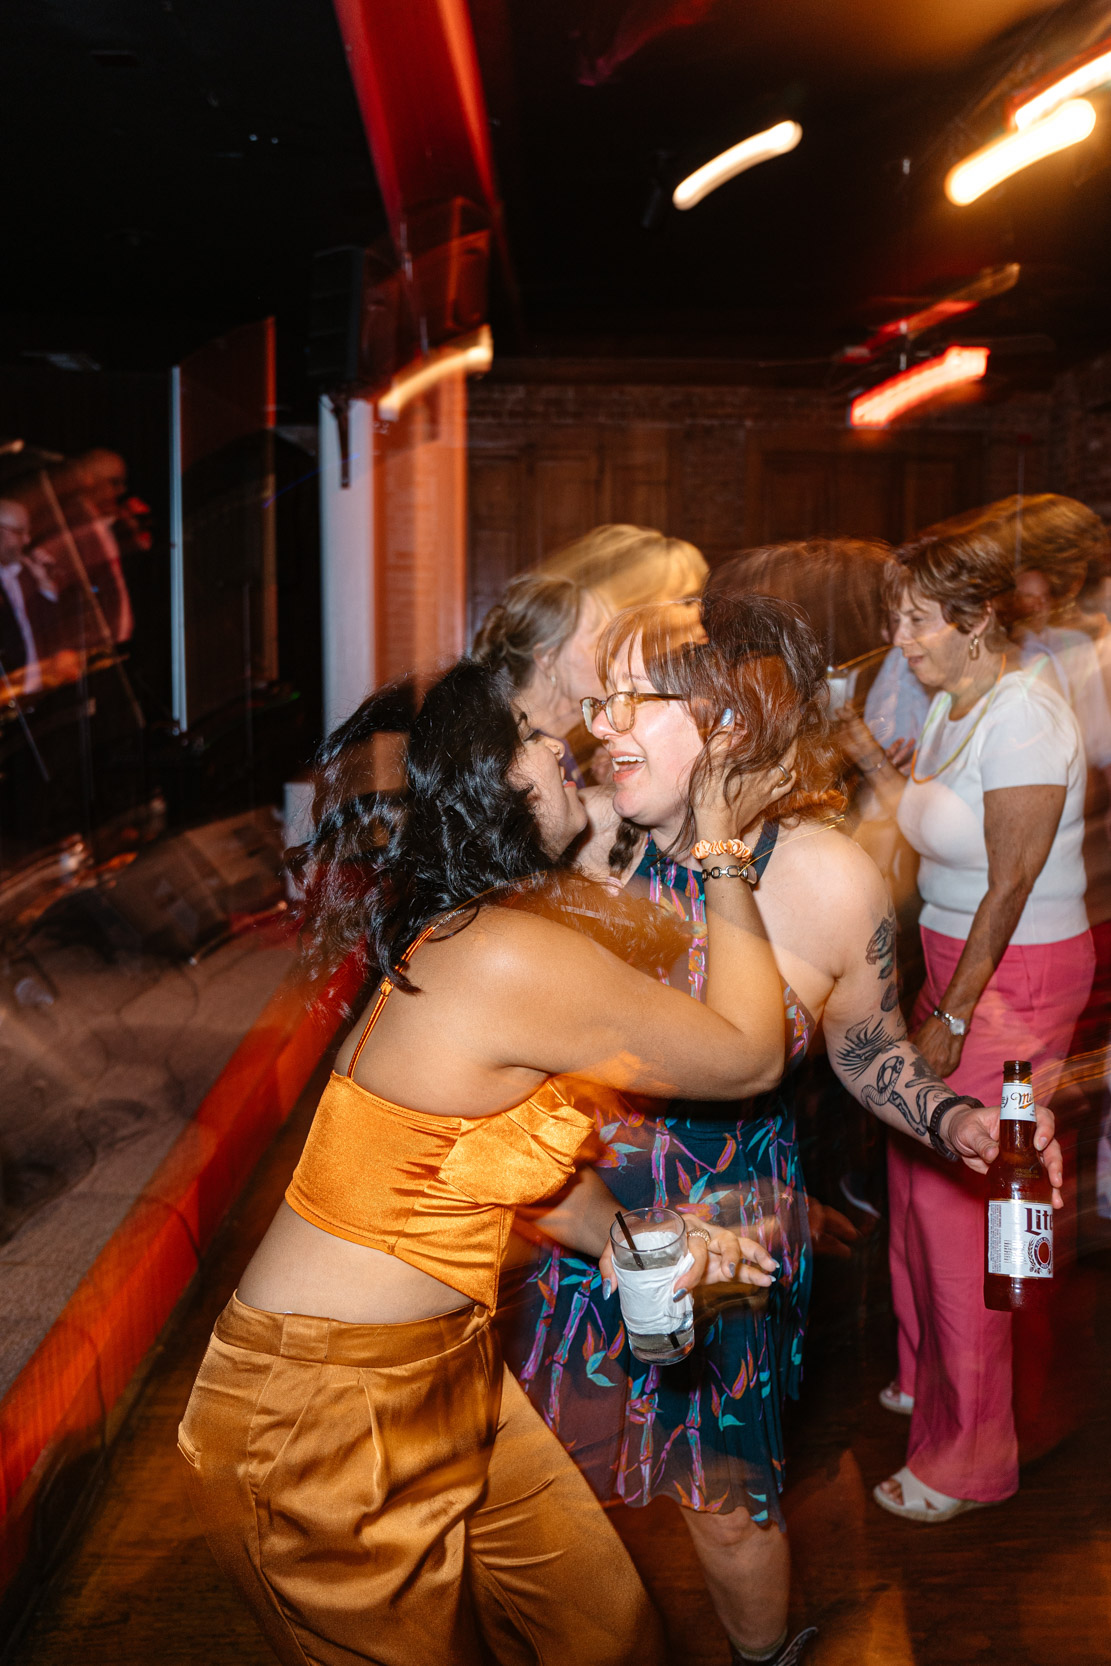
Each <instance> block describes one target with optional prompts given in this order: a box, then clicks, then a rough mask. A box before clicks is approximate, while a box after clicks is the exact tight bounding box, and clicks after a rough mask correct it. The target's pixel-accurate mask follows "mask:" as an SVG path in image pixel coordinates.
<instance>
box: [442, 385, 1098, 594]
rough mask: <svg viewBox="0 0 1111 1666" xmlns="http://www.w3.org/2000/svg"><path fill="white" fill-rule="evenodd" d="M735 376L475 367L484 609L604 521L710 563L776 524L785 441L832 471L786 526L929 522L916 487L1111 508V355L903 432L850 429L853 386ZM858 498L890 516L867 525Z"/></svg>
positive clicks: (890, 526)
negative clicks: (770, 508) (1032, 389)
mask: <svg viewBox="0 0 1111 1666" xmlns="http://www.w3.org/2000/svg"><path fill="white" fill-rule="evenodd" d="M727 375H728V371H727V369H726V367H720V366H714V365H692V366H685V367H684V366H680V367H662V368H661V367H660V366H658V365H655V366H654V365H648V364H634V365H627V366H620V365H618V366H610V365H606V366H604V367H602V366H600V365H599V364H598V363H597V362H595V363H593V364H590V363H587V362H584V361H577V362H571V363H568V362H567V361H553V362H551V363H550V364H545V363H543V362H540V361H535V360H531V361H521V362H519V363H518V364H514V363H513V362H512V361H499V363H498V365H497V367H496V369H495V371H494V373H493V374H492V375H491V376H490V377H488V378H487V379H485V380H484V381H478V382H473V383H472V384H471V386H470V397H469V414H468V443H469V455H470V475H471V479H470V496H471V505H472V513H471V526H470V571H471V590H472V596H471V608H472V619H476V618H477V617H479V616H480V614H481V612H482V611H483V610H484V608H485V606H486V605H488V603H489V601H491V600H492V599H493V598H494V596H496V595H497V593H498V591H499V590H500V587H501V585H502V584H503V583H504V582H505V579H506V578H507V577H508V576H509V575H510V573H511V572H514V571H518V570H521V569H522V568H524V567H527V566H528V565H530V564H531V563H532V562H533V561H534V560H536V559H538V558H539V556H541V555H542V554H543V553H544V552H545V550H550V549H552V548H555V547H558V545H559V543H561V542H565V541H566V539H567V538H569V537H573V536H577V535H578V534H579V533H580V532H583V531H586V530H588V528H589V527H590V526H592V525H596V524H598V523H599V522H602V521H610V520H631V521H634V522H638V523H639V524H650V525H656V526H660V527H662V528H663V529H664V530H666V531H668V532H671V533H673V534H676V535H679V536H682V537H686V538H689V539H690V540H691V541H692V542H693V543H695V544H697V545H698V546H699V547H700V548H701V549H702V550H703V551H704V552H705V554H706V555H707V557H708V558H709V559H710V561H711V562H713V561H715V560H718V559H721V558H722V557H723V556H724V555H726V554H728V553H731V552H732V551H735V550H736V549H738V548H741V547H743V546H744V545H745V544H746V542H751V541H753V540H754V538H755V537H756V536H758V535H759V528H760V527H761V526H764V525H766V516H765V521H761V519H760V511H759V505H757V504H755V503H754V500H753V494H754V493H759V491H760V490H761V483H762V479H763V475H762V469H763V467H764V463H763V462H762V459H765V458H766V457H767V455H768V454H769V452H770V453H776V451H777V448H782V447H785V448H786V450H787V451H788V452H789V453H790V455H791V456H792V457H793V458H796V459H797V460H798V466H799V468H800V469H801V470H802V471H803V474H801V475H800V477H799V478H800V481H802V482H803V484H804V485H805V484H806V482H805V480H804V478H803V476H804V474H805V469H806V466H807V465H806V458H807V455H808V454H809V453H813V455H814V459H815V461H814V468H815V470H816V471H817V472H816V473H815V476H814V480H813V481H812V482H811V483H810V485H811V487H812V490H811V491H810V501H811V502H812V509H810V510H808V509H807V507H806V505H805V504H803V503H802V502H801V499H800V501H799V503H798V505H797V524H794V525H792V526H791V527H790V529H789V530H788V531H778V532H776V533H775V535H776V536H792V537H798V536H805V535H807V534H808V533H811V534H814V533H820V532H837V533H845V534H848V533H852V532H857V533H860V534H870V535H875V534H880V533H882V534H884V535H886V536H888V537H894V538H898V537H901V536H906V535H907V533H908V532H910V531H912V530H914V529H915V525H916V524H922V523H921V521H918V522H917V523H916V522H915V520H914V505H915V504H921V505H937V506H940V512H942V513H947V512H950V511H951V510H955V509H958V508H964V507H969V506H971V505H972V504H973V503H975V502H986V501H989V500H991V499H992V498H996V497H1002V496H1005V495H1007V494H1009V493H1011V492H1014V491H1017V490H1020V489H1021V490H1025V491H1027V492H1032V491H1047V490H1055V491H1065V492H1072V493H1075V495H1077V496H1080V497H1083V498H1085V499H1086V501H1091V502H1092V503H1093V506H1094V507H1096V508H1098V509H1100V510H1101V512H1103V513H1107V514H1109V515H1111V356H1109V357H1108V359H1106V360H1103V361H1097V362H1096V363H1095V364H1093V365H1092V366H1089V367H1087V368H1086V369H1085V370H1084V371H1083V372H1074V373H1070V374H1069V375H1067V376H1064V377H1062V378H1061V379H1060V380H1059V382H1058V383H1057V385H1056V386H1055V387H1054V388H1052V389H1051V390H1049V391H1047V392H1044V393H1031V394H1026V395H1023V396H1020V397H1017V398H1014V399H1010V400H1007V401H1006V402H1000V403H997V404H986V403H985V404H975V403H970V404H966V405H954V406H951V407H949V408H947V409H944V410H941V411H939V412H937V413H936V414H934V415H927V416H924V417H923V418H922V419H921V420H920V421H919V422H918V423H916V424H915V426H914V427H913V428H912V429H907V428H906V427H902V428H900V429H899V430H897V432H896V433H895V434H893V435H892V436H869V435H856V434H852V433H850V432H849V431H848V430H847V427H846V411H847V399H846V398H845V397H835V396H833V395H831V394H828V393H823V392H819V391H811V390H797V389H796V390H784V389H775V388H767V387H751V386H740V385H736V384H733V383H730V382H729V381H728V380H725V379H723V378H724V377H726V376H727ZM603 377H604V379H603ZM1101 403H1103V404H1105V405H1106V411H1102V410H1100V409H1099V407H1100V405H1101ZM927 454H929V455H932V456H933V457H934V459H935V463H936V465H937V467H938V468H941V466H942V464H943V463H944V464H945V467H947V468H948V469H949V471H950V474H951V475H952V479H951V480H949V479H948V477H946V478H941V477H940V476H939V483H935V487H934V488H932V490H931V491H917V492H916V491H914V490H912V489H911V484H912V483H911V481H910V475H911V474H913V471H914V469H915V468H916V467H917V466H918V465H919V463H921V461H922V458H923V457H925V456H927ZM822 457H825V458H826V462H825V463H824V464H823V463H822V462H821V461H820V459H821V458H822ZM881 458H886V459H887V461H886V462H885V463H883V464H882V466H881V465H880V463H879V462H877V459H881ZM830 459H833V461H831V460H830ZM868 459H871V461H870V462H869V461H867V460H868ZM876 468H880V471H881V473H882V474H883V481H882V482H881V483H880V485H877V486H875V487H874V490H876V491H879V492H880V496H881V497H882V499H883V501H882V503H881V502H880V501H879V500H878V499H877V501H876V502H874V503H872V502H870V501H866V500H867V493H868V491H872V490H873V487H872V486H869V485H868V480H867V478H866V477H867V474H868V470H869V469H872V470H873V472H874V470H875V469H876ZM823 469H824V471H825V473H824V474H823V473H822V471H823ZM854 469H856V470H858V472H859V471H861V470H862V471H863V473H861V484H860V490H859V491H858V492H857V494H856V496H853V495H852V494H850V495H849V497H848V498H847V499H845V500H844V502H843V505H842V507H841V509H840V510H833V509H831V508H830V507H829V506H830V504H831V503H832V502H833V498H831V496H830V493H831V492H833V493H834V496H836V491H837V487H838V483H839V482H840V483H841V484H843V483H844V480H845V478H846V476H847V475H848V474H850V473H851V472H852V471H853V470H854ZM884 471H886V472H884ZM908 471H909V472H908ZM954 471H956V472H954ZM935 472H936V471H935ZM819 477H821V478H819ZM808 489H809V488H808ZM786 490H787V492H788V497H789V496H790V486H789V484H788V487H787V488H786ZM861 491H863V492H864V494H865V495H864V498H862V497H861V495H860V493H861ZM845 504H847V505H848V507H845ZM853 505H861V507H859V508H856V509H854V508H853V507H852V506H853ZM823 506H824V507H823ZM854 513H856V514H858V515H859V516H860V519H861V521H862V522H863V521H867V520H869V519H870V520H872V521H873V522H875V523H876V524H859V525H854V524H851V522H852V517H853V515H854ZM808 514H809V515H810V518H811V520H813V521H814V523H815V524H809V522H808V520H807V516H808ZM928 518H931V519H932V518H935V515H934V514H933V513H930V514H929V515H928ZM823 519H826V520H828V521H830V522H834V521H837V520H841V521H842V522H845V523H846V524H821V522H822V520H823ZM881 522H882V524H880V523H881Z"/></svg>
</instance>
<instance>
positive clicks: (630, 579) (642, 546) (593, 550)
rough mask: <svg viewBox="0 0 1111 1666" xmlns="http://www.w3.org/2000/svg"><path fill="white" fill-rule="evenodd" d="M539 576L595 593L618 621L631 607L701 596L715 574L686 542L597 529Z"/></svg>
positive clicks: (551, 559)
mask: <svg viewBox="0 0 1111 1666" xmlns="http://www.w3.org/2000/svg"><path fill="white" fill-rule="evenodd" d="M537 571H538V572H540V573H542V574H544V575H545V576H546V577H548V578H565V579H570V580H571V581H572V582H573V583H574V584H577V585H578V586H579V588H580V589H581V590H589V591H590V593H591V595H592V596H594V597H596V599H597V600H598V602H599V603H600V604H601V606H602V608H603V610H604V611H605V612H606V613H607V614H608V615H609V617H610V618H612V617H613V615H614V614H615V613H623V612H624V611H625V609H626V608H627V607H644V606H646V605H647V604H648V603H650V602H675V601H679V600H680V598H681V597H683V596H696V595H697V594H698V592H699V591H700V590H701V589H702V586H703V585H704V584H705V582H706V575H707V574H708V572H709V571H710V569H709V567H708V566H707V563H706V560H705V557H704V556H703V555H702V553H701V551H700V550H697V549H695V547H694V545H693V544H688V543H687V542H686V541H685V540H684V539H682V538H668V537H667V536H666V535H665V534H664V533H662V532H657V531H655V529H654V528H652V527H647V526H624V525H613V526H596V527H595V528H594V530H593V531H592V532H588V533H586V534H585V536H584V537H582V538H576V539H575V540H574V542H573V543H570V544H565V545H564V547H563V548H562V549H561V550H556V551H555V553H554V554H552V555H549V556H546V557H545V559H544V560H543V561H542V562H541V563H540V565H539V568H538V569H537Z"/></svg>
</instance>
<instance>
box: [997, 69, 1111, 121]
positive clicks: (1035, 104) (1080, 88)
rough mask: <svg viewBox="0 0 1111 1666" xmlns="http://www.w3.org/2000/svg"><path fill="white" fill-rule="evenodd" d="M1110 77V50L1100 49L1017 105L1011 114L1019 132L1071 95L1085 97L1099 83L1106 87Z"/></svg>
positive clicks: (1099, 85) (1072, 96)
mask: <svg viewBox="0 0 1111 1666" xmlns="http://www.w3.org/2000/svg"><path fill="white" fill-rule="evenodd" d="M1108 81H1111V51H1103V52H1100V53H1099V54H1098V55H1097V56H1096V57H1094V58H1089V59H1087V61H1086V62H1084V63H1082V64H1077V65H1076V66H1075V67H1074V68H1073V69H1070V70H1067V71H1066V72H1065V74H1064V75H1061V76H1059V77H1058V78H1057V80H1056V81H1054V82H1052V83H1051V84H1050V86H1048V87H1043V89H1042V91H1041V92H1040V93H1035V94H1034V96H1033V98H1028V99H1026V101H1025V102H1024V103H1022V104H1019V105H1017V106H1016V108H1015V109H1014V111H1013V112H1012V115H1011V121H1012V122H1013V123H1014V125H1015V127H1017V128H1018V130H1019V132H1020V133H1021V132H1024V131H1025V130H1026V129H1027V128H1028V127H1033V125H1034V123H1035V122H1039V121H1041V120H1043V118H1044V117H1045V116H1048V114H1049V112H1050V111H1051V110H1056V109H1057V108H1058V106H1059V105H1061V104H1063V103H1064V102H1065V100H1066V99H1069V98H1082V97H1083V95H1084V94H1085V93H1094V92H1095V91H1096V89H1097V88H1098V87H1104V86H1106V85H1107V83H1108Z"/></svg>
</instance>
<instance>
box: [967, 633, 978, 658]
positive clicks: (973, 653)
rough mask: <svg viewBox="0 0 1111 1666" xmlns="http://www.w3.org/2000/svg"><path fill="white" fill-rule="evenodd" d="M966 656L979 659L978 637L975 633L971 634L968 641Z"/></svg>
mask: <svg viewBox="0 0 1111 1666" xmlns="http://www.w3.org/2000/svg"><path fill="white" fill-rule="evenodd" d="M968 657H969V659H979V657H980V638H979V636H977V635H973V636H972V638H971V640H970V641H969V644H968Z"/></svg>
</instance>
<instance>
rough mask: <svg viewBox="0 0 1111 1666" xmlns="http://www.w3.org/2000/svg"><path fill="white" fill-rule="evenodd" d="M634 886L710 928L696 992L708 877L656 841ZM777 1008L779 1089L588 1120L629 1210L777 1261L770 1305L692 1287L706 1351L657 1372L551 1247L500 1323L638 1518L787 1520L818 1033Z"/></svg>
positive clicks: (585, 1274)
mask: <svg viewBox="0 0 1111 1666" xmlns="http://www.w3.org/2000/svg"><path fill="white" fill-rule="evenodd" d="M773 845H774V832H772V831H771V830H770V829H768V830H766V831H765V835H764V837H763V838H762V839H761V841H760V844H759V845H758V846H757V850H756V853H755V854H756V858H757V860H758V862H759V864H760V866H761V867H762V866H763V865H764V864H765V863H766V861H767V859H768V857H769V856H770V854H771V850H772V848H773ZM638 876H640V877H641V878H643V879H645V880H647V882H648V885H649V889H650V894H651V895H652V897H653V899H654V900H656V901H659V902H661V903H663V904H664V905H665V906H671V907H674V908H675V909H676V910H677V911H678V912H680V913H681V914H683V916H684V917H685V918H687V919H688V920H692V921H693V922H694V923H695V926H696V930H697V927H698V925H699V924H701V925H702V927H703V930H702V933H701V934H699V935H698V936H696V938H695V940H694V942H693V943H692V948H691V951H690V956H689V964H688V967H687V968H686V974H687V984H688V987H689V988H690V989H691V992H692V994H694V995H695V996H696V997H700V996H701V993H702V984H703V981H704V976H705V943H704V935H705V926H704V922H705V910H704V906H703V893H702V876H701V873H700V872H699V871H698V870H697V869H688V868H685V867H678V866H677V865H676V864H675V863H672V862H668V861H665V860H663V859H661V858H660V857H658V856H657V854H656V852H655V850H654V849H653V847H652V846H651V844H649V847H648V851H647V852H646V855H645V858H644V861H643V862H642V863H641V866H640V868H639V869H638ZM672 981H674V975H673V980H672ZM784 1009H785V1015H786V1023H787V1034H788V1067H787V1075H786V1076H785V1078H784V1081H783V1082H782V1083H781V1084H780V1086H779V1087H778V1088H777V1089H776V1090H775V1091H774V1092H772V1093H769V1094H764V1095H761V1096H760V1097H759V1098H755V1099H751V1100H746V1101H744V1102H742V1103H739V1104H735V1105H731V1106H729V1107H728V1111H729V1114H728V1116H727V1117H723V1116H722V1114H721V1113H722V1110H723V1109H724V1108H725V1107H723V1106H722V1105H720V1104H714V1105H709V1104H707V1105H706V1106H705V1107H704V1108H703V1107H697V1108H696V1107H694V1106H692V1105H690V1104H688V1103H686V1102H675V1103H674V1104H673V1106H672V1107H671V1109H672V1110H673V1111H674V1112H675V1113H677V1114H674V1115H669V1116H667V1117H664V1118H656V1117H652V1116H651V1115H650V1114H648V1107H649V1104H650V1102H648V1101H643V1100H639V1101H637V1100H632V1099H630V1098H626V1097H624V1096H622V1095H620V1094H617V1093H611V1094H606V1095H605V1096H604V1097H603V1098H601V1099H600V1100H599V1102H598V1103H597V1105H596V1107H595V1117H596V1122H597V1127H598V1133H599V1135H600V1137H601V1140H602V1142H603V1143H604V1153H603V1155H602V1156H601V1158H600V1159H599V1161H598V1165H597V1166H598V1167H599V1169H600V1170H601V1171H602V1173H603V1176H604V1178H605V1181H606V1184H607V1185H608V1186H609V1188H610V1190H611V1191H612V1192H613V1193H614V1195H615V1196H616V1197H617V1198H618V1200H619V1201H620V1203H621V1204H622V1206H623V1207H624V1208H629V1209H634V1208H645V1207H649V1206H653V1205H657V1204H665V1205H666V1204H679V1205H681V1206H682V1207H683V1208H685V1209H689V1210H693V1211H696V1212H697V1213H698V1214H700V1215H701V1216H702V1217H703V1218H704V1219H706V1220H713V1221H719V1222H721V1223H722V1224H723V1225H727V1226H733V1227H735V1228H739V1229H740V1230H741V1231H742V1232H743V1233H745V1234H747V1235H748V1236H751V1237H756V1238H758V1239H761V1240H762V1241H763V1242H764V1243H766V1245H767V1246H768V1248H769V1249H770V1250H771V1252H772V1253H773V1254H774V1255H775V1256H776V1258H777V1259H778V1260H779V1262H780V1270H779V1277H778V1279H777V1281H776V1283H775V1285H774V1286H773V1287H772V1289H771V1290H770V1292H768V1293H767V1294H766V1295H765V1294H764V1293H763V1292H761V1293H760V1294H758V1295H755V1296H753V1295H752V1294H750V1293H749V1289H750V1287H748V1286H743V1285H715V1286H713V1287H712V1288H710V1289H709V1290H706V1291H702V1292H699V1295H698V1298H697V1305H696V1342H695V1346H694V1348H693V1350H692V1351H691V1353H690V1354H688V1355H687V1357H686V1358H685V1359H683V1360H680V1361H678V1362H676V1363H675V1364H672V1365H664V1366H659V1365H644V1364H642V1363H641V1362H639V1361H638V1360H636V1359H634V1358H633V1356H632V1353H631V1352H630V1350H629V1347H628V1344H627V1342H626V1338H625V1331H624V1327H623V1325H622V1322H621V1312H620V1307H619V1304H618V1299H617V1296H616V1293H614V1294H612V1295H611V1296H609V1298H608V1299H607V1298H606V1297H605V1296H604V1295H603V1294H602V1283H601V1276H600V1274H599V1272H598V1267H597V1264H596V1263H595V1262H594V1261H592V1260H589V1259H586V1258H584V1257H582V1256H580V1255H577V1254H575V1253H573V1252H572V1251H570V1250H566V1249H562V1248H560V1247H558V1246H555V1247H551V1248H545V1250H544V1252H543V1253H542V1254H541V1256H540V1259H539V1262H538V1264H537V1265H536V1267H535V1269H534V1270H533V1272H532V1274H531V1276H530V1277H529V1278H528V1280H527V1282H526V1283H525V1285H524V1287H523V1290H522V1291H521V1292H520V1294H519V1295H518V1296H517V1298H516V1299H515V1300H513V1301H512V1302H511V1303H510V1306H509V1309H508V1311H507V1312H506V1315H505V1317H506V1320H507V1327H506V1335H505V1344H506V1351H507V1355H508V1358H509V1363H510V1366H511V1369H513V1370H514V1371H515V1372H516V1374H517V1376H518V1377H519V1378H520V1381H521V1383H522V1384H523V1386H524V1387H525V1389H526V1391H527V1393H528V1395H529V1397H530V1399H531V1400H532V1402H533V1404H534V1405H535V1406H536V1408H537V1410H538V1411H539V1412H540V1414H541V1416H542V1417H543V1418H544V1420H545V1422H546V1423H547V1424H548V1426H549V1428H551V1429H552V1430H553V1431H554V1432H555V1434H556V1435H558V1437H559V1439H560V1440H561V1441H562V1443H563V1445H564V1446H565V1447H566V1448H567V1450H568V1451H569V1452H570V1453H571V1454H572V1456H573V1457H574V1458H575V1460H576V1462H577V1463H578V1464H579V1466H580V1468H581V1469H582V1470H583V1473H584V1474H585V1475H586V1477H587V1480H588V1481H589V1482H590V1483H591V1485H592V1486H593V1488H594V1490H595V1491H596V1492H597V1493H598V1495H599V1497H601V1498H603V1499H609V1498H618V1499H621V1500H623V1501H624V1502H625V1503H627V1504H632V1505H641V1504H647V1503H648V1502H649V1501H650V1500H651V1499H653V1498H655V1497H657V1496H659V1495H661V1494H664V1495H667V1496H670V1497H672V1498H675V1499H676V1500H677V1501H678V1502H679V1503H680V1504H684V1505H686V1506H688V1507H689V1508H692V1509H698V1510H715V1511H728V1510H732V1509H734V1508H736V1507H737V1506H741V1507H743V1508H744V1509H746V1510H748V1511H749V1513H750V1514H751V1515H752V1517H753V1519H754V1520H755V1521H757V1522H766V1521H775V1522H777V1523H778V1524H779V1525H781V1526H782V1524H783V1518H782V1514H781V1511H780V1507H779V1494H780V1492H781V1491H782V1488H783V1480H784V1470H783V1429H782V1411H783V1404H784V1400H785V1397H786V1396H787V1395H788V1394H789V1395H791V1396H792V1397H797V1394H798V1388H799V1383H800V1379H801V1372H802V1343H803V1334H804V1330H805V1323H806V1311H807V1304H808V1300H809V1292H810V1276H811V1266H810V1262H811V1248H810V1235H809V1230H808V1226H807V1215H806V1193H805V1188H804V1184H803V1178H802V1172H801V1169H800V1165H799V1154H798V1143H797V1140H796V1135H795V1124H794V1118H793V1114H792V1107H791V1082H790V1077H791V1074H792V1072H793V1070H794V1069H795V1068H797V1066H798V1064H799V1063H801V1061H802V1059H803V1057H804V1056H805V1052H806V1048H807V1046H808V1044H809V1041H810V1038H811V1035H812V1033H813V1029H814V1024H813V1020H812V1019H811V1016H810V1014H809V1013H808V1012H807V1010H806V1008H805V1007H804V1006H803V1004H802V1002H801V1001H800V1000H799V999H798V997H797V996H796V995H795V993H794V992H793V991H792V990H791V989H790V988H787V987H785V988H784ZM679 1113H681V1114H679ZM707 1113H710V1114H707Z"/></svg>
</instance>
